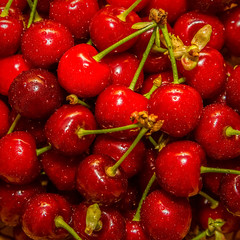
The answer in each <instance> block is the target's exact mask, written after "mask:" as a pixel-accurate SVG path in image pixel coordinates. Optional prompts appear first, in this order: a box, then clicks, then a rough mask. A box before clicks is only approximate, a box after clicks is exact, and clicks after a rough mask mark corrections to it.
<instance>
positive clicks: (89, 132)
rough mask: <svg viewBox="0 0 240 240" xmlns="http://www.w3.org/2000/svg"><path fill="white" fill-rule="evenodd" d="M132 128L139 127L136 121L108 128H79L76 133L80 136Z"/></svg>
mask: <svg viewBox="0 0 240 240" xmlns="http://www.w3.org/2000/svg"><path fill="white" fill-rule="evenodd" d="M133 128H139V124H138V123H136V124H130V125H126V126H123V127H116V128H108V129H94V130H88V129H84V128H79V129H78V130H77V132H76V133H77V135H78V137H79V138H81V137H83V136H86V135H91V134H103V133H113V132H119V131H124V130H129V129H133Z"/></svg>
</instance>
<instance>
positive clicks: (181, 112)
mask: <svg viewBox="0 0 240 240" xmlns="http://www.w3.org/2000/svg"><path fill="white" fill-rule="evenodd" d="M202 107H203V104H202V98H201V96H200V94H199V93H198V92H197V91H196V90H195V89H194V88H192V87H190V86H187V85H183V84H167V85H164V86H162V87H160V88H158V89H157V90H156V91H155V92H154V93H153V94H152V96H151V98H150V100H149V105H148V108H149V113H150V114H154V115H156V116H158V119H159V120H164V122H163V126H162V128H161V130H162V131H164V132H166V133H168V134H169V135H170V136H173V137H183V136H185V135H187V134H188V133H190V132H191V131H192V130H193V129H194V128H195V127H196V125H197V123H198V120H199V118H200V116H201V113H202Z"/></svg>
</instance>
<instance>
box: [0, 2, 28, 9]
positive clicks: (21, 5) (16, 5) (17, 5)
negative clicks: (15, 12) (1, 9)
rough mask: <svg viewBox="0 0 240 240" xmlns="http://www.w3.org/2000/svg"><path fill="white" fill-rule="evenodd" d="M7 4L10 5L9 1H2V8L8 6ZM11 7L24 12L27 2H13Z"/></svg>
mask: <svg viewBox="0 0 240 240" xmlns="http://www.w3.org/2000/svg"><path fill="white" fill-rule="evenodd" d="M7 3H8V0H2V1H1V6H6V4H7ZM11 6H12V7H14V8H18V9H20V10H21V11H22V10H23V9H24V8H25V7H26V6H27V1H26V0H13V3H12V5H11Z"/></svg>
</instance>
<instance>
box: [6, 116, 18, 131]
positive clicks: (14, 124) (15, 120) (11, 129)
mask: <svg viewBox="0 0 240 240" xmlns="http://www.w3.org/2000/svg"><path fill="white" fill-rule="evenodd" d="M20 118H21V115H20V114H19V113H18V115H17V116H16V118H15V119H14V121H13V123H12V125H11V126H10V128H9V130H8V132H7V134H9V133H12V132H13V130H14V129H15V127H16V125H17V123H18V121H19V120H20Z"/></svg>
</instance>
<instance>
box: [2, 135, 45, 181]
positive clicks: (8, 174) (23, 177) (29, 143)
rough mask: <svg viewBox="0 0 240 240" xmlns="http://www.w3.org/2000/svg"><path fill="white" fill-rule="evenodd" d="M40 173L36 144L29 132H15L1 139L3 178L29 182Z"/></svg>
mask: <svg viewBox="0 0 240 240" xmlns="http://www.w3.org/2000/svg"><path fill="white" fill-rule="evenodd" d="M6 159H7V161H6ZM39 173H40V163H39V161H38V159H37V154H36V145H35V141H34V139H33V137H32V136H31V135H30V134H29V133H26V132H20V131H19V132H13V133H10V134H8V135H6V136H4V137H3V138H1V139H0V177H1V178H2V179H3V180H5V181H6V182H9V183H13V184H27V183H30V182H32V181H33V180H34V179H35V178H36V177H37V176H38V175H39Z"/></svg>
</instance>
